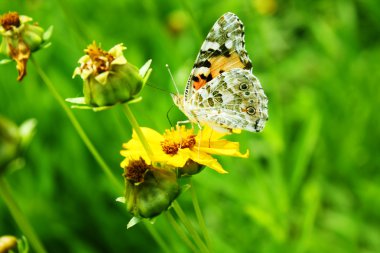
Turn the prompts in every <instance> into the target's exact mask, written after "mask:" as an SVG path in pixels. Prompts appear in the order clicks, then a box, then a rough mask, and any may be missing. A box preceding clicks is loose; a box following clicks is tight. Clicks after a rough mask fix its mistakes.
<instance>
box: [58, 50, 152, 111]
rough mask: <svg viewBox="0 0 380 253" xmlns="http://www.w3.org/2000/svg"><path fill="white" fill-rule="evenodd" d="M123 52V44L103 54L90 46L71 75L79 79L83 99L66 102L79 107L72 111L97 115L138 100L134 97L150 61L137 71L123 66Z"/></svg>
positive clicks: (145, 75) (149, 70) (126, 65)
mask: <svg viewBox="0 0 380 253" xmlns="http://www.w3.org/2000/svg"><path fill="white" fill-rule="evenodd" d="M125 49H126V47H124V46H123V44H117V45H116V46H114V47H113V48H111V49H110V50H108V51H105V50H103V49H101V48H100V46H98V45H97V44H96V43H95V42H93V43H92V44H90V45H89V46H88V47H87V48H86V49H85V50H84V52H85V53H86V54H85V55H84V56H82V57H81V58H80V59H79V61H78V62H79V63H80V66H79V67H77V68H76V69H75V71H74V74H73V78H74V77H75V76H77V75H79V76H80V77H81V78H82V79H83V93H84V97H79V98H69V99H66V101H68V102H71V103H75V104H79V106H73V107H75V108H81V109H93V110H95V111H99V110H103V109H108V108H110V107H111V106H113V105H115V104H118V103H125V102H132V101H136V100H139V99H140V98H139V97H138V93H139V92H140V91H141V89H142V88H143V87H144V85H145V83H146V81H147V79H148V77H149V75H150V72H151V69H150V68H149V66H150V63H151V60H149V61H148V62H147V63H145V65H144V66H143V67H141V69H140V70H139V69H138V68H137V67H136V66H134V65H132V64H130V63H128V62H127V59H125V57H124V55H123V50H125Z"/></svg>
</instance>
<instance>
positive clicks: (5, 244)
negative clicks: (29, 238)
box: [0, 235, 17, 253]
mask: <svg viewBox="0 0 380 253" xmlns="http://www.w3.org/2000/svg"><path fill="white" fill-rule="evenodd" d="M16 247H17V238H16V237H14V236H12V235H4V236H1V237H0V253H7V252H10V250H12V249H16Z"/></svg>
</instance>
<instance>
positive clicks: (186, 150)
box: [120, 126, 249, 173]
mask: <svg viewBox="0 0 380 253" xmlns="http://www.w3.org/2000/svg"><path fill="white" fill-rule="evenodd" d="M141 130H142V132H143V134H144V136H145V138H146V139H147V140H148V142H149V145H150V147H151V149H152V151H153V157H152V159H151V158H150V157H149V156H148V154H147V153H146V151H145V150H144V147H143V145H142V144H141V142H140V140H139V139H138V137H137V134H136V133H135V132H133V134H132V139H131V140H130V141H129V142H128V143H124V144H123V148H125V150H122V151H121V152H120V153H121V155H123V156H124V157H126V158H125V159H124V161H123V162H122V163H121V167H122V168H124V167H125V166H128V164H129V162H130V161H131V160H136V159H139V157H142V159H144V161H145V162H146V163H147V164H152V162H153V163H162V164H165V165H170V166H173V167H176V168H183V167H184V166H185V165H186V164H187V163H188V162H191V161H194V162H196V163H198V164H200V165H205V166H208V167H210V168H211V169H213V170H215V171H217V172H219V173H227V171H225V170H224V169H223V168H222V166H221V165H220V163H219V162H218V160H217V159H215V158H213V157H212V156H211V155H225V156H236V157H242V158H247V157H248V155H249V152H248V151H247V152H246V153H245V154H242V153H240V152H239V143H238V142H231V141H227V140H223V139H220V138H221V137H223V136H224V135H225V134H223V133H218V132H215V131H213V130H212V129H211V128H210V127H207V126H206V127H205V128H204V129H202V130H201V131H199V132H198V134H197V135H195V134H194V132H193V129H186V128H185V126H181V127H179V126H177V127H176V128H172V129H170V130H166V132H165V133H164V134H163V135H161V134H159V133H157V132H156V131H154V130H153V129H150V128H144V127H143V128H141ZM152 160H153V161H152Z"/></svg>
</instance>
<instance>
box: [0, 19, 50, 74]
mask: <svg viewBox="0 0 380 253" xmlns="http://www.w3.org/2000/svg"><path fill="white" fill-rule="evenodd" d="M31 21H32V18H30V17H28V16H23V15H19V14H18V13H17V12H9V13H7V14H4V15H2V16H1V17H0V23H1V26H0V34H1V36H2V38H3V39H2V42H1V45H0V53H2V54H5V55H7V56H8V57H10V58H11V59H13V60H14V61H16V63H17V66H16V67H17V70H18V77H17V80H18V81H21V80H22V79H23V78H24V76H25V75H26V63H27V61H28V59H29V57H30V54H31V53H32V52H35V51H37V50H39V49H41V48H46V47H48V46H49V45H50V43H49V42H48V40H49V39H50V37H51V35H52V31H53V27H52V26H50V27H49V28H48V29H47V30H46V31H45V30H44V29H43V28H41V27H40V26H39V25H38V24H36V23H34V24H30V22H31ZM10 61H11V60H9V59H5V60H2V61H0V64H4V63H7V62H10Z"/></svg>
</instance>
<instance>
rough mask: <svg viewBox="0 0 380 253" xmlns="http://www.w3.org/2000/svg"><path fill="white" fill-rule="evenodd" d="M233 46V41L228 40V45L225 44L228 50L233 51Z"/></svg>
mask: <svg viewBox="0 0 380 253" xmlns="http://www.w3.org/2000/svg"><path fill="white" fill-rule="evenodd" d="M232 45H233V42H232V40H227V41H226V43H225V46H226V48H228V49H231V48H232Z"/></svg>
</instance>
